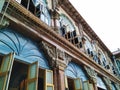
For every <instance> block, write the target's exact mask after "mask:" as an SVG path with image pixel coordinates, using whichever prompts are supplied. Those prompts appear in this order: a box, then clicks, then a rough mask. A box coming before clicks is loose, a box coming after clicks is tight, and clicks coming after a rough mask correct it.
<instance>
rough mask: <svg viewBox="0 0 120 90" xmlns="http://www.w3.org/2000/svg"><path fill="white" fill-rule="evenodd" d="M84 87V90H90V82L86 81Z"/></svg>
mask: <svg viewBox="0 0 120 90" xmlns="http://www.w3.org/2000/svg"><path fill="white" fill-rule="evenodd" d="M83 86H84V89H83V90H89V81H84V83H83Z"/></svg>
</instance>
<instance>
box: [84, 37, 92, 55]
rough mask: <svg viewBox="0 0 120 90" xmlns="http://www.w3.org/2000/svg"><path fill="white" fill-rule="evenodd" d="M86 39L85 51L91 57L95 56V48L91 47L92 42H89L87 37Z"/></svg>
mask: <svg viewBox="0 0 120 90" xmlns="http://www.w3.org/2000/svg"><path fill="white" fill-rule="evenodd" d="M84 39H85V41H84V46H85V50H86V52H87V54H89V55H90V56H93V47H92V45H91V42H90V41H89V39H88V38H87V37H84Z"/></svg>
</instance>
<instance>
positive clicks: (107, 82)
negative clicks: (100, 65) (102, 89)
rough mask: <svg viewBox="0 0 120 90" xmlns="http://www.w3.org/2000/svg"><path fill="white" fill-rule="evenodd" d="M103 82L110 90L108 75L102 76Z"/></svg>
mask: <svg viewBox="0 0 120 90" xmlns="http://www.w3.org/2000/svg"><path fill="white" fill-rule="evenodd" d="M103 80H104V82H105V84H106V85H107V88H108V90H112V86H111V81H110V79H109V78H108V77H103Z"/></svg>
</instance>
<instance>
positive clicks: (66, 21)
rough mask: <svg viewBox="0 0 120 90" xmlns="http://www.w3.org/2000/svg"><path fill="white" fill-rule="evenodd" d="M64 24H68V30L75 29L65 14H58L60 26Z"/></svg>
mask: <svg viewBox="0 0 120 90" xmlns="http://www.w3.org/2000/svg"><path fill="white" fill-rule="evenodd" d="M66 24H67V25H69V28H70V31H74V30H76V29H75V26H74V24H73V23H72V21H71V20H70V19H69V18H68V17H67V16H66V15H65V14H60V26H63V25H66Z"/></svg>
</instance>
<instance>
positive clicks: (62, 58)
mask: <svg viewBox="0 0 120 90" xmlns="http://www.w3.org/2000/svg"><path fill="white" fill-rule="evenodd" d="M40 47H41V48H42V49H43V51H44V53H45V55H46V57H47V58H48V60H49V63H50V65H51V66H52V67H53V68H54V67H57V68H60V67H62V69H63V68H64V69H65V68H66V67H67V65H68V63H69V62H70V61H71V59H72V58H71V57H70V56H69V55H68V54H66V53H65V52H64V51H62V50H61V49H59V48H56V47H54V46H52V45H50V44H48V43H47V42H44V41H41V42H40Z"/></svg>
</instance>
